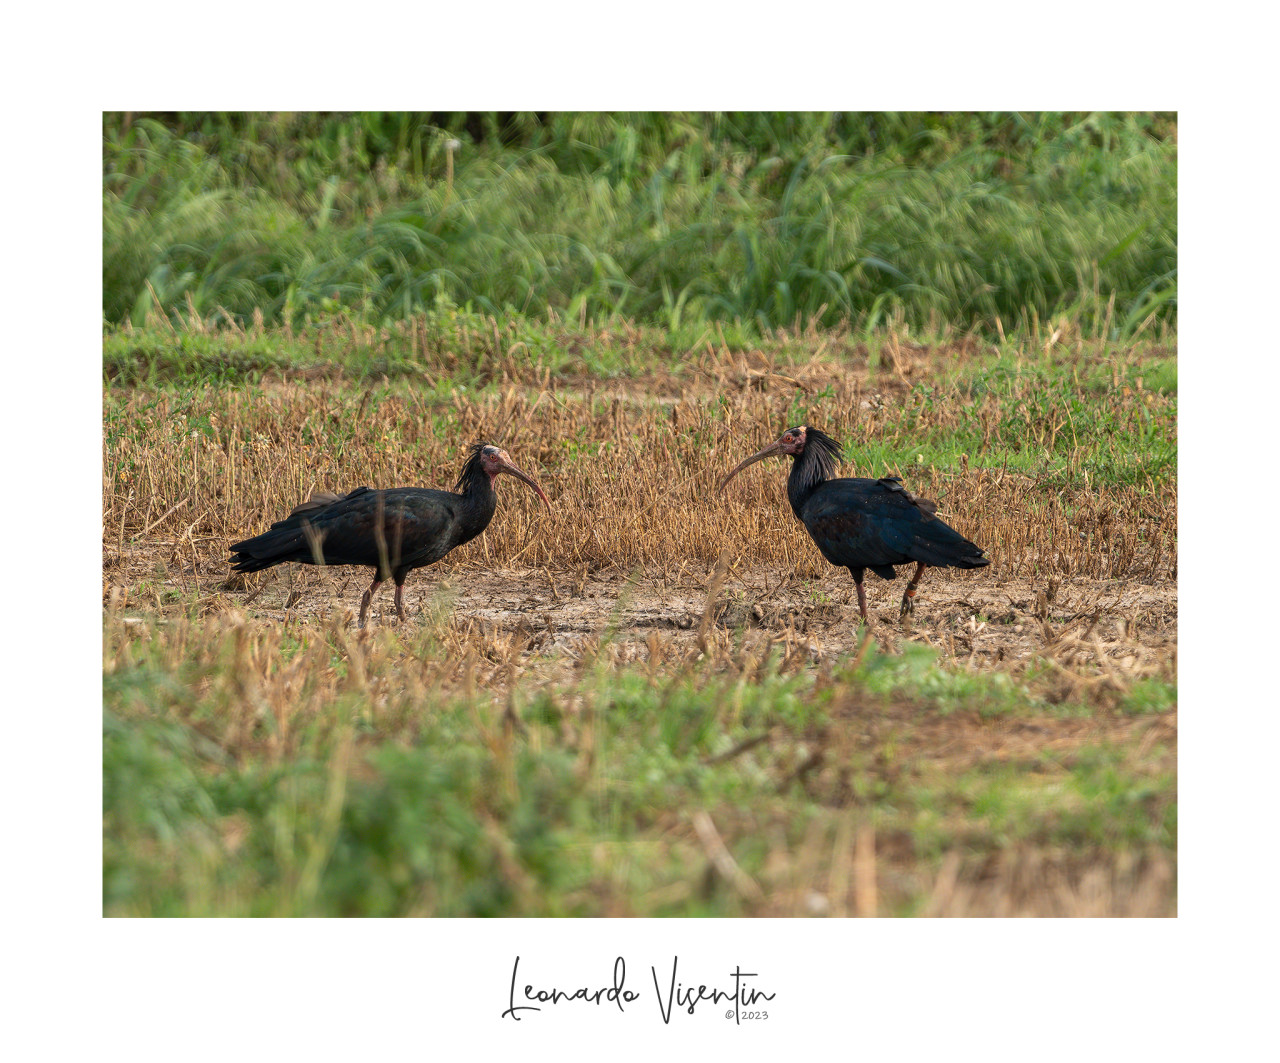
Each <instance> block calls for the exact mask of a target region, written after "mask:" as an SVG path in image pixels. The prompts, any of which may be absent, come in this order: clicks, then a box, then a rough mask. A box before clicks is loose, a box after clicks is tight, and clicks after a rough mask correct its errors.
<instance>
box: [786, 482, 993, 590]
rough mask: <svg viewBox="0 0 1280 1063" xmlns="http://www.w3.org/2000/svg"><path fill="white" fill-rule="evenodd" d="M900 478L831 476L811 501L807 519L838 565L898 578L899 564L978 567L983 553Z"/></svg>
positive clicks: (816, 538)
mask: <svg viewBox="0 0 1280 1063" xmlns="http://www.w3.org/2000/svg"><path fill="white" fill-rule="evenodd" d="M937 508H938V507H937V505H936V504H935V503H933V502H931V501H929V500H928V499H924V498H919V497H917V496H916V495H914V494H912V492H910V491H908V490H907V489H906V488H905V487H903V485H902V481H901V480H900V479H898V477H896V476H893V477H885V478H883V479H880V480H871V479H866V478H861V477H850V478H846V479H838V480H827V481H826V482H824V483H823V484H822V485H821V486H819V487H818V489H817V490H815V491H814V492H813V493H812V494H811V495H810V496H809V498H808V499H807V500H806V502H805V504H804V506H803V510H802V512H801V519H802V520H803V521H804V524H805V527H806V528H808V530H809V534H810V535H812V536H813V540H814V542H815V543H817V545H818V549H819V550H821V551H822V554H823V556H824V557H825V558H826V559H827V560H828V561H830V562H831V563H832V564H835V565H841V566H844V567H849V568H869V569H871V570H872V571H873V572H876V573H877V575H881V576H885V578H888V579H892V578H893V577H892V576H891V575H889V573H891V572H892V567H891V566H893V565H905V564H909V563H911V562H913V561H922V562H924V563H925V564H926V565H936V566H939V567H947V566H950V567H956V568H978V567H980V566H982V565H985V564H988V563H989V562H988V559H987V558H985V557H983V556H982V551H981V550H980V549H979V548H978V547H977V546H975V545H974V544H973V543H971V542H970V541H969V540H968V539H966V538H965V537H964V536H963V535H961V534H960V533H959V532H958V531H956V530H955V529H954V528H952V527H951V526H950V525H949V524H947V523H946V522H945V521H943V520H940V519H939V518H938V517H937V516H936V515H935V514H936V513H937Z"/></svg>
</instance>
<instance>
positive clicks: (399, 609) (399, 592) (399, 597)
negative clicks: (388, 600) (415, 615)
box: [396, 583, 409, 620]
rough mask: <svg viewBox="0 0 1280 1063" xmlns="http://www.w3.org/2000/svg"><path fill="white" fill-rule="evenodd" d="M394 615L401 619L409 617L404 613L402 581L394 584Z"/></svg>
mask: <svg viewBox="0 0 1280 1063" xmlns="http://www.w3.org/2000/svg"><path fill="white" fill-rule="evenodd" d="M396 616H398V617H399V618H400V619H401V620H408V619H409V618H408V617H407V616H405V615H404V584H403V583H397V584H396Z"/></svg>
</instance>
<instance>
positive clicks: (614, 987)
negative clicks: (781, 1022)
mask: <svg viewBox="0 0 1280 1063" xmlns="http://www.w3.org/2000/svg"><path fill="white" fill-rule="evenodd" d="M679 965H680V957H679V956H673V957H672V959H671V978H670V979H669V981H668V983H667V987H666V991H665V993H664V992H663V988H662V985H661V984H660V983H659V981H658V969H657V968H656V967H650V968H649V971H650V973H651V974H652V976H653V990H654V994H655V996H656V998H657V1002H658V1012H659V1013H660V1014H661V1016H662V1021H663V1023H670V1022H671V1016H672V1013H673V1012H675V1011H676V1010H677V1009H680V1010H683V1011H685V1012H686V1013H687V1014H689V1015H693V1014H694V1013H695V1012H696V1011H697V1008H698V1005H699V1004H703V1003H711V1004H732V1005H733V1010H732V1011H726V1012H725V1018H726V1019H727V1018H732V1019H733V1020H734V1022H735V1023H739V1024H740V1023H741V1022H742V1019H743V1018H744V1017H746V1018H752V1019H754V1018H767V1017H768V1013H767V1012H760V1011H756V1012H751V1013H744V1012H743V1010H742V1009H744V1008H750V1007H751V1006H752V1005H754V1004H756V1003H757V1002H758V1001H761V1000H764V1001H770V1000H773V999H774V997H776V996H777V993H766V992H765V991H764V990H762V989H756V988H755V987H754V986H751V985H747V981H746V980H747V979H748V978H758V977H759V975H758V974H756V973H754V972H749V971H743V970H742V968H741V967H740V966H739V967H734V969H733V971H732V972H731V973H730V977H731V978H732V979H733V989H732V990H727V989H719V988H715V987H712V986H707V985H704V984H699V985H685V984H684V983H683V982H679V981H677V980H676V975H677V973H678V970H679ZM519 971H520V957H519V956H517V957H516V959H515V963H514V964H512V966H511V989H510V992H509V993H508V995H507V1010H506V1011H504V1012H503V1013H502V1018H504V1019H505V1018H508V1017H510V1018H512V1019H514V1020H515V1021H516V1022H519V1021H521V1015H520V1013H521V1012H522V1011H542V1010H543V1005H548V1004H550V1005H557V1004H563V1003H572V1002H576V1001H583V1002H586V1003H589V1004H595V1005H597V1006H599V1005H601V1004H613V1005H615V1006H616V1007H617V1009H618V1011H620V1012H623V1013H624V1014H625V1012H626V1005H628V1004H634V1003H635V1002H636V1001H637V1000H639V999H640V993H638V992H636V991H635V990H633V989H628V988H627V987H626V983H627V961H626V960H625V959H624V958H623V957H621V956H619V957H618V958H617V959H616V960H614V961H613V981H612V984H610V985H604V986H598V987H595V988H591V987H588V986H581V987H579V988H576V989H568V990H566V989H559V988H554V987H553V988H549V989H542V988H536V987H535V986H534V985H532V984H526V985H525V986H524V987H523V994H519V995H518V994H517V992H516V982H517V978H518V976H519ZM517 996H519V999H520V1000H521V1001H531V1002H532V1003H527V1004H526V1003H520V1004H517V1003H516V1000H517Z"/></svg>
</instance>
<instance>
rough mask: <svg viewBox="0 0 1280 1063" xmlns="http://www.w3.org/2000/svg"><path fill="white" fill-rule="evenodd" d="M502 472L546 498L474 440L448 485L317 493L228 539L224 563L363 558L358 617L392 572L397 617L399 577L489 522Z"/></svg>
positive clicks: (241, 565) (252, 567) (250, 566)
mask: <svg viewBox="0 0 1280 1063" xmlns="http://www.w3.org/2000/svg"><path fill="white" fill-rule="evenodd" d="M503 472H505V473H509V474H511V475H513V476H516V477H517V478H518V479H520V480H523V481H524V482H525V483H527V484H528V485H529V486H530V487H532V488H533V489H534V490H535V491H536V492H537V493H538V495H539V497H541V498H542V500H543V501H544V502H546V501H547V499H546V495H545V494H543V492H542V489H541V488H540V487H538V485H537V484H536V483H535V482H534V481H533V480H532V479H531V478H530V477H529V476H527V475H526V474H525V473H524V472H522V471H521V470H520V469H518V468H516V466H515V465H514V464H512V462H511V460H510V458H509V457H508V456H507V454H506V452H505V451H503V450H499V449H498V448H497V447H492V446H489V445H488V444H484V443H481V444H477V445H476V446H474V447H472V448H471V454H470V457H469V458H468V459H467V463H466V465H465V466H463V469H462V474H461V475H460V476H459V477H458V482H457V485H456V490H454V491H439V490H434V489H431V488H425V487H397V488H392V489H390V490H378V491H375V490H370V489H369V488H368V487H357V488H356V489H355V490H354V491H351V492H349V493H347V494H345V495H336V494H332V493H329V492H322V493H318V494H316V495H313V496H312V498H311V500H310V501H308V502H304V503H303V504H302V505H300V506H297V507H296V508H295V509H294V510H293V511H292V512H291V513H290V514H289V516H288V517H286V518H285V519H284V520H282V521H277V522H276V523H275V524H273V525H271V528H270V529H269V530H268V531H265V532H263V533H262V534H261V535H257V536H254V537H253V538H252V539H245V540H244V541H242V542H238V543H233V544H232V545H231V547H230V549H231V550H232V552H233V553H234V554H235V556H234V557H233V558H232V562H233V564H232V568H233V570H234V571H236V572H256V571H258V570H260V569H264V568H270V567H272V566H273V565H279V564H282V563H284V562H287V561H297V562H300V563H302V564H304V565H316V564H323V565H366V566H369V567H370V568H373V569H374V579H373V584H372V586H371V587H370V588H369V590H368V591H366V592H365V596H364V599H363V600H362V602H361V608H360V623H361V625H363V624H364V620H365V615H366V614H367V612H368V608H369V604H370V603H371V602H372V600H373V595H374V594H375V593H376V591H377V589H378V585H379V584H380V583H381V582H382V581H383V580H386V579H393V580H395V584H396V612H397V613H398V614H399V615H400V617H401V618H402V619H403V618H404V609H403V604H402V597H401V596H402V592H403V587H404V581H405V578H406V577H407V576H408V574H409V573H410V572H411V571H412V570H413V569H415V568H422V567H423V566H424V565H430V564H432V563H433V562H435V561H439V560H440V559H441V558H442V557H444V556H445V554H447V553H449V551H450V550H452V549H454V548H455V547H458V546H461V545H462V544H463V543H466V542H470V541H471V540H472V539H474V538H475V537H476V536H477V535H479V534H480V533H481V532H482V531H484V530H485V528H487V527H488V526H489V522H490V521H491V520H492V519H493V514H494V510H495V509H496V508H497V504H498V496H497V492H496V491H495V490H494V487H493V480H494V477H495V476H496V475H498V474H499V473H503ZM547 504H548V505H550V503H547Z"/></svg>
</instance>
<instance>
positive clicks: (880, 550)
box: [721, 425, 990, 620]
mask: <svg viewBox="0 0 1280 1063" xmlns="http://www.w3.org/2000/svg"><path fill="white" fill-rule="evenodd" d="M840 453H841V447H840V444H839V443H837V442H836V441H835V440H834V439H832V438H831V437H830V436H829V435H827V434H826V433H825V432H823V431H821V430H820V429H817V428H811V427H809V426H807V425H800V426H798V427H796V428H791V429H788V430H787V432H785V433H784V434H783V435H782V437H781V438H779V439H778V440H777V441H776V442H775V443H772V444H770V446H768V447H765V448H764V450H761V451H760V452H758V453H757V454H754V455H752V456H751V457H750V458H747V459H746V460H745V461H743V462H742V463H741V464H740V465H738V467H737V468H735V469H734V470H733V472H731V473H730V474H729V475H728V476H727V477H726V478H725V480H724V483H726V484H727V483H728V482H729V480H730V479H732V478H733V476H735V475H736V474H737V473H738V472H739V471H741V470H742V469H744V468H745V467H746V466H748V465H750V464H751V463H752V462H754V461H758V460H760V458H762V457H767V456H769V455H770V454H788V455H790V456H791V457H792V458H793V459H794V460H793V463H792V466H791V473H790V475H789V476H788V477H787V498H788V499H789V501H790V502H791V509H792V511H793V512H794V513H795V515H796V517H797V519H799V520H800V521H801V522H802V523H803V524H804V526H805V528H806V529H808V531H809V534H810V535H811V536H812V537H813V541H814V542H815V543H816V544H817V547H818V549H819V550H821V551H822V556H823V557H825V558H826V559H827V560H828V561H830V562H831V563H832V564H833V565H839V566H841V567H843V568H848V569H849V571H850V572H851V573H852V575H853V578H854V582H855V583H856V584H857V588H858V607H859V610H860V612H861V615H862V617H863V619H864V620H865V619H867V610H866V596H865V592H864V590H863V587H862V580H863V576H864V574H865V572H866V570H867V569H870V570H871V571H872V572H874V573H875V574H876V575H877V576H880V577H882V578H883V579H895V578H897V573H896V572H895V571H894V568H893V566H894V565H906V564H911V563H915V564H916V565H917V566H918V567H917V569H916V572H915V575H914V576H913V578H912V580H911V582H910V584H909V586H908V587H907V591H906V593H905V594H904V595H903V599H902V608H901V615H903V616H905V615H906V614H907V613H909V612H911V609H912V599H913V598H914V596H915V589H916V587H917V585H918V584H919V581H920V576H921V575H922V573H923V572H924V569H925V568H926V567H928V566H930V565H932V566H934V567H939V568H944V567H951V568H980V567H981V566H983V565H987V564H990V561H989V559H988V558H986V557H984V556H983V552H982V550H981V549H980V548H979V547H977V546H975V545H974V544H973V543H972V542H970V541H969V540H968V539H966V538H965V537H964V536H963V535H961V534H960V533H959V532H958V531H956V530H955V529H954V528H952V527H951V526H950V525H949V524H947V523H946V522H945V521H943V520H941V519H940V518H939V517H938V516H937V508H938V507H937V506H936V505H935V504H934V503H933V502H930V501H929V500H927V499H923V498H919V497H917V496H916V495H914V494H912V493H911V492H910V491H908V490H907V489H906V488H905V487H904V486H903V485H902V480H901V479H900V478H898V477H896V476H887V477H882V478H880V479H874V480H873V479H869V478H866V477H842V478H835V477H834V476H833V474H834V473H835V471H836V463H837V461H838V459H839V457H840ZM721 486H722V487H723V484H722V485H721Z"/></svg>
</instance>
